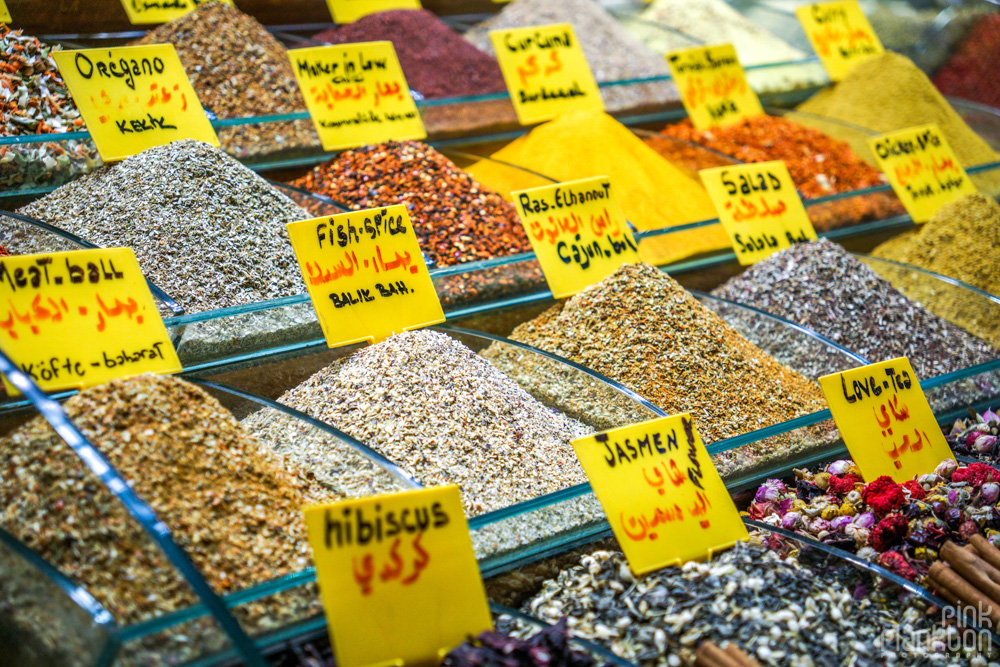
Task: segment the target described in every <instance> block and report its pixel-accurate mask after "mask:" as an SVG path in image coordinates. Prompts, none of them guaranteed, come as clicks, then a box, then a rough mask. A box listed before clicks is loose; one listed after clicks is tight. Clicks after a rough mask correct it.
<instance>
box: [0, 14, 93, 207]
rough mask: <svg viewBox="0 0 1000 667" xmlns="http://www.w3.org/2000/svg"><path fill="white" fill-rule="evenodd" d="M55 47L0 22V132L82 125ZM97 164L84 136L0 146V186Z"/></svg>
mask: <svg viewBox="0 0 1000 667" xmlns="http://www.w3.org/2000/svg"><path fill="white" fill-rule="evenodd" d="M58 49H59V47H58V46H47V45H45V44H43V43H41V42H40V41H38V40H37V39H35V38H34V37H29V36H28V35H25V34H23V33H22V31H20V30H11V29H10V28H8V27H7V26H5V25H2V24H0V137H13V136H20V135H26V134H61V133H64V132H76V131H79V130H83V129H85V128H84V124H83V119H82V118H81V117H80V112H79V110H77V108H76V105H75V104H74V103H73V98H72V97H70V95H69V92H68V91H67V90H66V84H65V82H64V81H63V79H62V77H61V76H60V75H59V70H58V68H56V63H55V60H53V59H52V57H51V55H50V54H51V53H52V51H54V50H58ZM53 139H58V138H57V137H53ZM98 164H100V158H99V157H98V155H97V149H96V148H95V147H94V144H93V143H91V142H90V141H77V140H72V141H66V140H62V141H58V140H56V141H52V142H49V143H38V144H19V145H17V144H16V145H10V146H0V187H2V188H3V189H4V190H13V189H16V188H30V187H37V186H39V185H59V184H60V183H65V182H66V181H69V180H72V179H73V178H75V177H76V176H78V175H80V174H82V173H86V172H88V171H90V170H91V169H93V168H94V167H95V166H97V165H98Z"/></svg>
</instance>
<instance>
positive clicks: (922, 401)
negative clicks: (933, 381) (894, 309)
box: [819, 357, 955, 482]
mask: <svg viewBox="0 0 1000 667" xmlns="http://www.w3.org/2000/svg"><path fill="white" fill-rule="evenodd" d="M819 384H820V387H822V389H823V394H824V395H825V396H826V402H827V404H828V405H829V406H830V411H831V412H832V413H833V421H834V422H836V424H837V428H838V429H840V435H841V436H842V437H843V438H844V444H846V445H847V449H848V450H849V451H850V452H851V456H852V457H854V460H855V462H856V463H857V464H858V467H859V468H860V469H861V474H862V476H863V477H864V478H865V480H867V481H869V482H870V481H871V480H873V479H875V478H876V477H881V476H882V475H888V476H889V477H892V478H893V479H894V480H895V481H897V482H905V481H908V480H911V479H913V477H914V476H915V475H922V474H924V473H927V472H931V471H932V470H934V468H935V467H936V466H937V464H938V463H940V462H941V461H943V460H945V459H954V458H955V455H954V454H952V451H951V447H949V446H948V442H947V441H946V440H945V439H944V435H942V433H941V429H940V428H939V427H938V424H937V420H936V419H935V418H934V413H933V412H932V411H931V406H930V404H928V403H927V397H926V396H924V392H923V390H922V389H921V388H920V383H919V382H918V380H917V375H916V373H914V372H913V367H912V366H910V361H909V359H907V358H906V357H899V358H898V359H891V360H889V361H883V362H881V363H878V364H869V365H868V366H862V367H860V368H852V369H851V370H849V371H844V372H843V373H835V374H833V375H826V376H824V377H821V378H820V379H819Z"/></svg>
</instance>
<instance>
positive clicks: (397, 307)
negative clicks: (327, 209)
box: [287, 204, 444, 347]
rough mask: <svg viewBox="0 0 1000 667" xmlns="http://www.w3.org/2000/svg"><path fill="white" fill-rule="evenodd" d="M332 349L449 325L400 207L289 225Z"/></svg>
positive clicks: (320, 320)
mask: <svg viewBox="0 0 1000 667" xmlns="http://www.w3.org/2000/svg"><path fill="white" fill-rule="evenodd" d="M287 227H288V236H289V238H291V241H292V247H293V248H294V249H295V257H296V259H297V260H298V263H299V269H300V270H301V271H302V278H303V279H304V280H305V282H306V289H308V290H309V298H310V299H312V302H313V307H314V308H315V309H316V316H317V317H318V318H319V323H320V325H321V326H322V327H323V335H324V336H326V342H327V344H328V345H329V346H330V347H337V346H340V345H349V344H351V343H358V342H360V341H366V340H367V341H373V342H378V341H380V340H382V339H384V338H387V337H388V336H391V335H392V334H397V333H401V332H403V331H406V330H409V329H419V328H420V327H425V326H427V325H430V324H437V323H438V322H444V311H443V310H442V309H441V301H440V300H438V296H437V292H435V291H434V283H433V282H432V281H431V275H430V273H429V272H428V271H427V264H426V263H425V262H424V259H423V256H422V255H421V254H420V245H419V244H418V242H417V236H416V233H415V232H414V229H413V223H412V222H410V216H409V214H408V213H407V212H406V207H405V206H403V205H402V204H396V205H394V206H386V207H384V208H370V209H365V210H362V211H352V212H350V213H341V214H339V215H334V216H330V217H327V218H313V219H312V220H300V221H299V222H292V223H289V224H288V225H287Z"/></svg>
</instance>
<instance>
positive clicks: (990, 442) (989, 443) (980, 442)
mask: <svg viewBox="0 0 1000 667" xmlns="http://www.w3.org/2000/svg"><path fill="white" fill-rule="evenodd" d="M997 440H998V438H997V437H996V436H995V435H981V436H979V437H978V438H976V440H975V441H974V442H973V443H972V449H973V450H975V451H977V452H991V451H993V448H994V447H996V446H997Z"/></svg>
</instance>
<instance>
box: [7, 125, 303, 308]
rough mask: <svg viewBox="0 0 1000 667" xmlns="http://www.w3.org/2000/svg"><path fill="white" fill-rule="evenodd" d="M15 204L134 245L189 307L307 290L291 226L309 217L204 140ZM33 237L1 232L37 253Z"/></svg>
mask: <svg viewBox="0 0 1000 667" xmlns="http://www.w3.org/2000/svg"><path fill="white" fill-rule="evenodd" d="M19 212H20V213H22V214H24V215H27V216H30V217H32V218H35V219H38V220H41V221H43V222H47V223H50V224H52V225H55V226H57V227H60V228H62V229H64V230H66V231H68V232H71V233H73V234H76V235H77V236H80V237H81V238H83V239H85V240H87V241H90V242H91V243H94V244H96V245H98V246H102V247H105V248H114V247H120V246H125V247H129V248H132V249H133V250H135V254H136V257H137V258H138V259H139V266H140V267H142V270H143V273H144V274H145V275H146V277H147V278H149V279H150V280H152V281H153V283H154V284H156V285H157V286H159V287H160V288H162V289H163V290H164V291H165V292H166V293H167V294H168V295H170V296H171V297H173V298H174V300H175V301H177V303H179V304H180V305H181V306H183V307H184V308H185V309H187V310H188V311H189V312H199V311H205V310H213V309H218V308H225V307H228V306H235V305H239V304H244V303H254V302H257V301H263V300H265V299H274V298H277V297H281V296H289V295H292V294H297V293H299V292H301V291H302V280H301V277H300V276H301V274H300V273H299V270H298V265H297V264H296V261H295V254H294V253H293V252H292V246H291V244H290V243H289V241H288V233H287V231H286V230H285V225H286V224H287V223H289V222H294V221H296V220H305V219H308V218H309V217H310V215H309V214H308V213H307V212H306V211H304V210H303V209H301V208H299V207H298V206H296V205H295V204H294V203H293V202H292V201H291V200H290V199H288V197H286V196H285V195H283V194H281V193H280V192H278V191H277V190H275V189H274V188H272V187H271V186H270V185H268V183H267V181H265V180H264V179H262V178H261V177H260V176H258V175H257V174H255V173H254V172H252V171H250V170H249V169H247V168H246V167H244V166H243V165H241V164H240V163H239V162H237V161H236V160H235V159H233V158H231V157H229V156H228V155H226V154H225V153H223V152H222V151H220V150H219V149H217V148H214V147H212V146H210V145H208V144H206V143H202V142H199V141H194V140H190V139H187V140H184V141H176V142H174V143H172V144H169V145H167V146H158V147H156V148H150V149H148V150H145V151H143V152H141V153H139V154H137V155H133V156H132V157H130V158H128V159H126V160H124V161H122V162H118V163H115V164H113V165H105V166H104V167H102V168H101V169H99V170H97V171H95V172H93V173H91V174H87V175H86V176H84V177H82V178H80V179H78V180H76V181H73V182H72V183H67V184H66V185H63V186H62V187H60V188H59V189H57V190H55V191H54V192H51V193H49V194H48V195H46V196H45V197H43V198H41V199H39V200H37V201H35V202H32V203H31V204H29V205H28V206H25V207H24V208H22V209H20V211H19ZM36 241H37V239H35V238H33V237H27V236H26V235H25V236H24V237H21V235H14V236H12V237H11V238H10V239H5V240H4V242H5V245H6V246H7V247H8V248H9V249H10V250H12V251H13V252H14V253H15V254H26V253H29V252H34V251H36V249H35V248H34V247H33V244H34V243H35V242H36Z"/></svg>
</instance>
